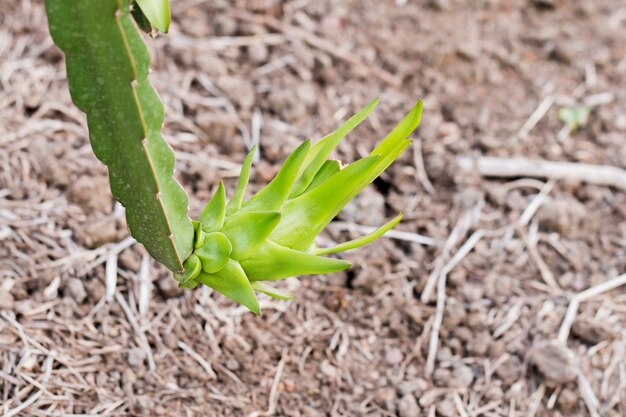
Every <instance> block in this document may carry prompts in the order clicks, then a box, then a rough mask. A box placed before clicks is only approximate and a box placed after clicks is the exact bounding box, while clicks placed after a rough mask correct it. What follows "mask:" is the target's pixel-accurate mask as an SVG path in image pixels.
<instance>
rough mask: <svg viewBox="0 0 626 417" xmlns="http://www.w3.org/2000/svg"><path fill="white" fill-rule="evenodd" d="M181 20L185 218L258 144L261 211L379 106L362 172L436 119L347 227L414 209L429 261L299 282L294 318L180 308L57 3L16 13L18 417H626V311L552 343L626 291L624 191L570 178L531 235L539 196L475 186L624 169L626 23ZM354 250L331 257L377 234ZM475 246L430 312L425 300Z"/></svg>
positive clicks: (13, 257) (506, 6)
mask: <svg viewBox="0 0 626 417" xmlns="http://www.w3.org/2000/svg"><path fill="white" fill-rule="evenodd" d="M172 10H173V14H174V16H173V24H172V29H171V32H170V33H169V34H168V35H167V36H159V37H158V39H156V40H148V44H149V45H150V49H151V50H152V52H153V56H154V69H153V72H152V79H153V81H154V83H155V85H156V87H157V89H158V90H159V92H160V94H161V96H162V99H163V101H164V104H165V107H166V114H167V118H166V125H165V129H164V133H165V136H166V137H167V139H168V141H169V142H170V143H171V145H172V147H173V148H174V149H175V151H176V155H177V158H178V165H177V175H178V178H179V180H180V181H181V183H182V184H183V185H184V187H185V188H186V189H187V190H188V192H189V193H190V194H191V197H190V198H191V201H190V210H191V213H192V215H197V214H198V212H199V210H200V208H201V206H202V204H203V202H205V201H207V199H208V197H209V196H210V193H211V190H212V189H213V188H214V187H215V185H216V184H217V182H218V181H219V180H220V179H224V180H225V181H226V183H227V186H228V189H230V190H232V189H233V186H234V181H235V177H236V175H237V174H238V170H239V166H240V164H241V161H242V159H243V156H244V154H245V152H246V149H247V147H249V146H250V144H251V143H252V142H254V141H257V140H258V141H260V147H261V157H260V160H259V161H258V163H257V164H256V168H255V174H254V175H253V177H254V178H253V184H252V188H253V189H258V187H260V186H261V184H263V183H264V182H266V181H267V180H269V179H270V178H271V177H272V175H273V174H274V173H275V172H276V169H277V168H278V166H279V164H280V162H281V161H282V160H283V158H284V157H285V155H287V154H288V153H289V152H290V151H291V150H292V149H293V148H295V146H297V144H298V143H300V142H301V141H302V140H303V139H305V138H307V137H312V138H320V137H322V136H323V135H324V134H326V133H328V132H330V131H331V130H333V128H334V127H336V126H337V124H338V123H339V122H340V121H341V120H344V119H345V118H346V117H347V116H348V115H350V114H351V113H353V112H355V111H356V110H358V109H359V108H360V107H362V106H363V105H365V104H366V103H367V102H368V101H369V100H371V99H372V98H374V97H376V96H381V97H382V103H381V105H380V106H379V109H378V111H377V112H376V115H375V116H373V117H372V118H371V119H370V120H369V121H368V122H366V123H364V125H363V126H361V127H359V129H358V130H357V131H356V132H355V133H354V134H352V135H351V136H350V137H349V138H348V139H347V140H346V141H345V143H343V144H342V145H341V146H340V147H339V149H338V151H337V155H336V156H337V157H339V158H341V159H342V160H345V161H351V160H353V159H354V158H356V157H359V156H361V155H364V154H365V153H366V152H368V150H369V149H371V147H372V146H373V145H374V143H375V142H376V141H377V140H380V138H382V137H383V136H384V134H385V132H387V131H388V129H390V128H391V127H392V126H393V124H394V123H395V122H397V121H398V120H399V119H400V118H401V117H402V115H403V114H404V112H405V111H407V110H408V109H409V108H410V106H411V105H412V104H413V103H414V102H415V100H416V99H418V98H421V99H423V100H424V103H425V111H424V116H423V122H422V125H421V127H420V128H419V129H418V131H417V132H416V133H415V139H417V141H416V145H415V146H414V147H413V148H412V149H410V150H408V151H407V152H406V153H405V155H403V156H402V157H401V158H400V160H399V161H398V162H396V163H395V164H394V165H393V166H392V167H391V168H390V169H389V171H388V172H387V173H385V174H384V175H383V176H382V178H380V179H379V180H377V181H376V182H375V183H374V184H373V186H371V187H370V188H369V189H368V191H367V192H365V193H363V195H362V196H361V197H360V198H359V199H357V201H356V202H355V203H353V204H352V205H351V206H350V207H349V208H348V209H347V210H346V211H345V212H344V213H342V214H341V215H340V216H339V218H338V219H337V220H339V221H342V222H347V223H358V224H361V225H377V224H380V223H382V222H383V221H385V219H390V218H391V217H393V216H394V215H395V214H396V213H397V212H398V211H403V212H404V215H405V219H404V221H403V222H402V223H401V224H400V225H399V226H398V227H397V230H399V231H403V232H406V233H408V234H409V235H410V236H415V235H416V234H420V235H425V236H428V237H430V238H432V239H434V240H435V244H434V245H422V244H419V243H415V242H411V241H407V240H400V239H390V238H386V239H381V240H379V241H377V242H376V243H374V244H372V245H370V246H369V247H367V248H364V249H359V250H357V251H354V252H349V253H347V254H346V255H345V258H346V259H348V260H349V261H351V262H352V263H353V264H354V267H353V268H351V269H350V270H348V271H347V272H342V273H336V274H332V275H328V276H313V277H302V278H300V279H295V278H293V279H289V280H287V281H285V282H284V284H282V285H283V287H284V288H288V289H291V290H293V291H294V292H295V293H296V298H295V300H293V301H290V302H284V301H280V302H279V301H274V300H270V299H268V298H262V300H261V304H262V308H263V311H264V314H263V316H262V317H261V318H258V317H255V316H253V315H252V314H251V313H249V312H247V311H246V310H245V309H244V308H242V307H239V306H236V305H234V304H233V303H231V302H229V301H228V300H226V299H225V298H224V297H222V296H220V295H219V294H216V293H212V292H211V291H210V290H209V289H207V288H197V289H195V290H184V291H183V290H180V289H178V288H176V286H175V285H173V281H172V280H171V277H170V276H169V274H168V272H167V271H166V270H165V269H164V268H163V267H161V266H159V265H157V264H156V263H150V262H149V261H148V258H147V257H146V254H145V251H144V250H143V249H142V248H141V247H140V245H137V244H132V241H129V240H128V239H127V237H128V234H127V231H126V227H125V224H124V214H123V209H122V208H121V207H120V206H119V205H117V204H116V203H115V202H114V200H113V198H112V196H111V195H110V193H109V192H108V187H107V175H106V169H105V167H104V166H103V165H102V164H101V163H99V162H98V161H97V160H96V159H95V157H94V156H93V154H92V152H91V148H90V146H89V142H88V139H87V138H88V136H87V131H86V124H85V119H84V117H83V115H82V114H81V113H80V112H79V111H78V110H77V109H76V108H74V107H73V106H72V104H71V101H70V98H69V94H68V91H67V82H66V79H65V69H64V61H63V57H62V54H61V53H60V51H59V50H58V49H57V48H56V47H55V46H54V45H53V44H52V42H51V39H50V37H49V35H48V33H47V30H46V20H45V14H44V8H43V2H42V1H41V0H29V1H19V0H4V1H2V2H1V3H0V167H1V168H0V242H1V243H0V277H1V282H0V410H1V412H2V413H3V414H4V415H41V416H47V415H136V416H140V415H141V416H143V415H159V416H160V415H163V416H166V415H167V416H174V415H175V416H180V415H185V416H241V415H247V416H262V415H277V416H343V415H345V416H400V417H410V416H433V415H438V416H516V415H517V416H519V415H524V416H572V417H573V416H588V415H589V416H600V415H601V416H611V417H617V416H624V415H626V367H625V365H624V363H625V362H624V357H625V354H626V291H625V290H624V287H618V288H616V289H614V290H612V291H609V292H604V293H602V294H601V295H599V296H597V297H592V298H589V299H586V300H584V301H581V303H580V305H579V308H578V310H577V313H576V314H575V315H574V322H573V325H572V326H571V332H569V334H567V333H566V334H565V341H564V342H565V343H562V342H563V340H561V342H559V340H558V337H559V331H560V329H561V327H562V325H563V321H564V316H565V313H566V310H567V308H568V306H569V305H570V302H571V300H572V296H573V295H574V294H577V293H579V292H581V291H584V290H585V289H587V288H590V287H593V286H596V285H599V284H602V283H604V282H606V281H608V280H609V279H612V278H614V277H616V276H618V275H620V274H624V273H625V272H626V194H625V193H624V192H623V191H619V190H618V189H613V188H608V187H600V186H592V185H586V184H584V183H579V182H574V181H567V180H565V181H559V182H557V183H556V184H555V186H554V188H552V190H551V191H550V192H549V193H548V194H547V196H546V198H545V199H544V200H543V201H542V204H541V205H540V207H539V209H538V210H537V212H536V213H535V215H534V216H532V217H531V218H530V221H529V222H527V223H524V224H521V223H520V222H519V221H518V219H519V218H520V216H521V215H522V213H523V212H524V211H525V210H526V209H527V208H528V207H529V204H530V203H531V201H533V200H534V199H535V198H536V197H537V195H538V193H539V191H540V190H541V189H544V187H545V180H536V179H525V178H519V179H506V180H504V179H495V178H492V179H487V178H481V177H480V176H479V175H477V174H476V175H466V174H462V173H461V172H460V171H459V170H458V169H457V167H456V163H455V161H456V160H457V157H459V156H475V155H491V156H524V157H527V158H533V159H549V160H558V161H570V162H585V163H592V164H606V165H614V166H617V167H620V168H626V141H625V135H626V89H625V88H624V80H625V79H626V8H624V3H623V2H622V1H619V0H595V1H582V0H581V1H562V0H477V1H471V2H466V1H462V0H420V1H416V0H396V1H392V0H384V1H378V0H344V1H330V0H324V1H308V0H289V1H280V0H236V1H232V2H228V1H225V0H219V1H210V2H208V1H206V2H205V1H196V0H179V1H175V2H173V4H172ZM546 99H548V100H553V104H552V106H550V107H549V109H548V111H547V112H545V114H542V117H541V118H539V120H538V121H537V123H536V124H535V125H534V126H532V128H531V129H530V130H528V126H529V125H528V123H527V122H528V120H529V118H530V117H531V115H532V114H533V112H534V111H535V110H536V109H537V108H539V107H540V105H541V103H542V102H544V100H546ZM588 104H591V105H593V106H592V110H591V113H590V116H589V118H588V121H587V123H586V124H584V125H583V126H581V127H580V128H579V129H577V130H575V131H573V132H571V133H569V134H567V132H566V131H565V134H562V133H563V132H564V131H563V122H561V121H560V120H559V117H558V110H559V109H561V108H564V107H576V106H580V105H588ZM259 122H262V123H259ZM259 126H262V127H261V128H259ZM420 160H423V169H422V168H421V164H420V163H419V161H420ZM424 174H425V175H426V176H427V177H428V178H429V179H430V183H431V184H432V186H431V185H429V183H428V182H427V181H425V180H424ZM431 187H432V188H431ZM468 213H469V214H468ZM341 230H342V229H340V228H336V227H330V228H329V231H327V232H325V233H324V234H323V236H322V238H321V240H320V243H321V244H328V243H330V242H331V241H344V240H345V239H348V238H349V237H351V236H352V237H354V236H356V235H358V233H356V232H352V231H351V232H347V231H341ZM405 236H406V235H405ZM470 236H475V237H476V238H477V239H478V240H475V241H474V243H475V244H473V245H470V249H471V250H470V251H469V252H467V253H465V256H461V257H460V262H458V263H457V264H456V265H454V267H453V268H452V269H451V270H450V272H449V273H448V274H447V281H446V286H445V287H443V286H439V288H440V289H439V291H438V289H437V288H436V287H432V281H431V283H430V284H429V283H428V281H429V276H431V275H432V276H433V277H434V278H435V279H437V277H438V276H439V275H437V271H441V268H442V267H443V266H444V265H445V264H448V262H449V261H450V260H451V259H452V257H453V256H454V255H455V254H457V253H458V252H459V249H460V248H461V247H462V246H463V245H464V244H466V245H469V243H472V242H471V241H469V240H468V239H470ZM446 242H448V244H447V245H446ZM468 242H469V243H468ZM466 247H467V246H466ZM144 260H145V261H144ZM433 271H434V272H433ZM146 272H147V274H146ZM550 275H551V276H553V277H554V280H555V281H556V286H554V285H553V286H551V285H549V284H548V283H547V282H546V280H548V278H549V277H550ZM107 277H108V283H109V287H110V288H114V290H115V291H114V293H112V294H108V293H107ZM142 277H144V278H143V279H142ZM145 277H148V278H147V281H146V279H145ZM115 279H116V285H115V286H114V287H112V286H111V283H112V282H115ZM429 288H430V289H429ZM146 290H147V291H146ZM424 292H427V295H429V296H428V297H426V296H425V295H424ZM437 295H439V301H437ZM424 300H426V301H424ZM437 305H439V309H440V310H439V311H440V313H441V312H442V313H443V315H439V316H438V315H437ZM437 317H439V318H440V319H441V326H439V322H438V320H437ZM433 334H437V335H438V339H435V341H436V342H438V343H436V344H435V345H434V347H433V345H432V344H431V340H432V335H433ZM429 358H430V359H429ZM429 360H430V362H429ZM429 363H430V364H431V365H430V366H431V368H429Z"/></svg>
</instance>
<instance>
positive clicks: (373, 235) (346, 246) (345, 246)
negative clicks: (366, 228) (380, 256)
mask: <svg viewBox="0 0 626 417" xmlns="http://www.w3.org/2000/svg"><path fill="white" fill-rule="evenodd" d="M400 220H402V213H400V214H398V215H397V216H396V217H395V218H394V219H393V220H391V221H390V222H387V223H385V224H384V225H382V226H380V227H379V228H378V229H376V230H374V231H372V232H370V233H368V234H366V235H365V236H361V237H360V238H358V239H354V240H351V241H349V242H345V243H342V244H340V245H337V246H333V247H332V248H319V249H313V250H311V251H310V252H309V253H310V254H311V255H318V256H320V255H329V254H331V253H338V252H345V251H348V250H352V249H356V248H360V247H361V246H364V245H367V244H369V243H372V242H373V241H375V240H376V239H378V238H379V237H381V236H382V235H384V234H385V233H387V232H388V231H389V230H391V229H392V228H393V227H394V226H395V225H396V224H398V223H400Z"/></svg>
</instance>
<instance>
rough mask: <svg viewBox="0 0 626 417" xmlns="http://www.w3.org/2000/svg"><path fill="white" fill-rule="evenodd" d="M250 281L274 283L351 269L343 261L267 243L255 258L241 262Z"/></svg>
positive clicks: (348, 264) (348, 263) (347, 263)
mask: <svg viewBox="0 0 626 417" xmlns="http://www.w3.org/2000/svg"><path fill="white" fill-rule="evenodd" d="M241 266H242V267H243V269H244V270H245V271H246V275H247V276H248V279H249V280H250V281H272V280H277V279H283V278H288V277H293V276H296V275H306V274H327V273H329V272H337V271H341V270H343V269H346V268H349V267H350V262H348V261H344V260H343V259H333V258H324V257H321V256H315V255H309V254H308V253H305V252H302V251H299V250H295V249H290V248H286V247H284V246H280V245H278V244H276V243H273V242H271V241H269V240H268V241H267V242H265V243H264V244H263V245H262V246H261V247H260V248H259V249H258V250H257V252H256V254H255V256H254V257H252V258H249V259H247V260H245V261H242V262H241Z"/></svg>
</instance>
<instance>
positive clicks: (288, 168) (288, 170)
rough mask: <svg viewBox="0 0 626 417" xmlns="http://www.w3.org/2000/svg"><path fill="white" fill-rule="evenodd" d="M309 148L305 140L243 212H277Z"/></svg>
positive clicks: (245, 206)
mask: <svg viewBox="0 0 626 417" xmlns="http://www.w3.org/2000/svg"><path fill="white" fill-rule="evenodd" d="M310 148H311V141H310V140H306V141H304V142H303V143H302V144H301V145H300V146H298V147H297V148H296V150H295V151H293V152H292V153H291V155H289V157H288V158H287V159H286V160H285V163H284V164H283V166H282V167H281V169H280V170H279V171H278V174H276V177H274V179H273V180H272V181H271V182H270V183H269V184H267V185H266V186H265V187H263V189H262V190H260V191H259V192H258V193H256V194H255V195H254V196H253V197H252V198H251V199H250V200H248V201H247V202H246V204H244V206H243V210H245V211H260V210H278V209H280V208H281V207H282V206H283V203H284V202H285V200H287V197H288V196H289V192H290V191H291V187H292V186H293V183H294V181H295V180H296V177H297V176H298V172H299V170H300V167H301V166H302V162H303V161H304V158H305V157H306V155H307V152H308V151H309V149H310Z"/></svg>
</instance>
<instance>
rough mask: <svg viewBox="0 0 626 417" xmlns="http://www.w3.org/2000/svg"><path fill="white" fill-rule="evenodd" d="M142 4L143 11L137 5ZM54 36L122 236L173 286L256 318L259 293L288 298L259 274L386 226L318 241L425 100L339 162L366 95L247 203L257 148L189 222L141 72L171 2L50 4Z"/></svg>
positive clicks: (158, 110) (304, 266) (342, 264)
mask: <svg viewBox="0 0 626 417" xmlns="http://www.w3.org/2000/svg"><path fill="white" fill-rule="evenodd" d="M137 6H139V8H137ZM46 8H47V14H48V22H49V27H50V33H51V35H52V38H53V39H54V42H55V43H56V44H57V45H58V46H59V47H60V48H61V49H62V50H63V52H64V53H65V57H66V66H67V76H68V80H69V87H70V93H71V95H72V99H73V101H74V103H75V104H76V105H77V106H78V107H79V108H80V109H81V110H82V111H84V112H85V113H86V115H87V121H88V126H89V134H90V141H91V144H92V147H93V149H94V152H95V154H96V156H97V157H98V158H99V159H100V160H101V161H102V162H104V163H105V164H106V165H107V167H108V170H109V179H110V182H111V190H112V191H113V195H114V196H115V197H116V198H117V199H118V200H119V201H120V203H122V204H123V205H124V206H125V207H126V217H127V221H128V226H129V229H130V233H131V235H132V236H133V237H135V239H137V241H139V242H140V243H142V244H143V245H144V246H145V248H146V249H147V251H148V252H149V253H150V255H152V257H153V258H154V259H156V260H157V261H159V262H161V263H162V264H164V265H165V266H166V267H168V268H169V269H170V270H172V271H173V272H174V273H175V274H174V277H175V278H176V280H177V281H178V282H179V284H180V286H181V287H195V286H196V285H198V284H203V285H206V286H209V287H211V288H213V289H215V290H217V291H219V292H221V293H222V294H224V295H225V296H227V297H229V298H231V299H233V300H235V301H237V302H239V303H241V304H243V305H244V306H246V307H247V308H249V309H250V310H251V311H253V312H254V313H256V314H260V308H259V303H258V301H257V298H256V292H257V291H258V292H261V293H265V294H267V295H269V296H272V297H275V298H279V299H289V298H291V297H292V296H291V295H290V294H287V293H285V292H283V291H281V290H279V289H276V288H274V287H272V286H271V285H269V284H267V283H266V282H265V281H275V280H279V279H283V278H286V277H290V276H295V275H303V274H322V273H327V272H333V271H339V270H342V269H345V268H347V267H349V266H350V264H349V263H348V262H346V261H344V260H340V259H336V258H329V257H326V256H325V255H330V254H333V253H337V252H342V251H346V250H350V249H354V248H358V247H360V246H363V245H365V244H367V243H370V242H372V241H373V240H375V239H376V238H378V237H380V236H382V235H383V234H384V233H385V232H386V231H388V230H389V229H391V228H392V227H393V226H395V225H396V224H397V223H398V222H399V221H400V220H401V218H402V216H401V215H398V216H397V217H396V218H394V219H393V220H391V221H390V222H389V223H387V224H385V225H383V226H382V227H380V228H379V229H377V230H375V231H374V232H372V233H370V234H368V235H366V236H363V237H361V238H359V239H356V240H353V241H350V242H346V243H343V244H340V245H338V246H336V247H333V248H316V247H315V245H314V240H315V238H316V236H317V235H318V234H319V233H320V232H321V231H322V230H323V229H324V227H325V226H326V225H327V224H328V223H329V222H330V221H331V220H332V219H333V218H334V217H335V216H336V215H337V214H338V213H339V211H341V209H342V208H343V207H344V206H345V205H346V204H347V203H348V202H349V201H350V200H352V199H353V198H354V197H355V196H356V195H357V194H358V193H359V192H360V191H361V190H362V189H363V188H364V187H366V186H367V185H368V184H370V183H371V182H372V181H373V180H374V179H375V178H376V177H377V176H378V175H380V174H381V173H382V172H383V171H384V170H385V169H386V168H387V167H388V166H389V165H390V164H391V163H392V162H393V161H394V160H395V159H396V158H397V157H398V156H399V155H400V154H401V153H402V152H403V151H404V150H405V149H406V148H407V146H409V144H410V143H411V141H410V139H408V136H409V135H410V134H411V132H412V131H413V130H414V129H415V128H416V127H417V126H418V124H419V122H420V117H421V112H422V103H421V102H418V103H417V104H416V105H415V107H413V109H412V110H411V111H410V112H409V113H408V115H407V116H406V117H405V118H404V119H403V120H402V121H401V122H400V123H399V124H398V125H397V126H396V127H395V128H394V129H393V130H392V131H391V132H390V133H389V134H388V135H387V136H386V137H385V138H384V139H383V140H382V141H381V143H380V144H379V145H378V146H377V147H376V148H375V149H373V150H372V152H371V153H370V155H369V156H367V157H365V158H362V159H360V160H358V161H356V162H353V163H351V164H349V165H347V166H345V167H344V166H343V165H342V164H341V163H340V162H338V161H336V160H333V159H329V156H330V154H331V153H332V151H333V149H334V148H335V147H336V146H337V144H338V143H339V142H340V141H341V140H342V139H343V138H344V137H345V136H346V135H347V134H348V133H349V132H350V131H351V130H353V129H354V128H355V127H356V126H357V125H359V124H360V123H361V122H362V121H363V120H365V118H366V117H367V116H368V115H369V114H370V113H371V112H372V111H373V110H374V108H375V107H376V105H377V104H378V100H374V101H373V102H371V103H370V104H369V105H368V106H366V107H365V108H364V109H363V110H361V111H360V112H359V113H357V114H356V115H354V116H353V117H352V118H350V119H349V120H348V121H347V122H346V123H344V124H343V125H341V126H340V127H339V128H338V129H337V130H336V131H335V132H333V133H331V134H329V135H328V136H326V137H324V138H322V139H321V140H320V141H318V142H317V143H315V144H312V143H311V141H305V142H304V143H302V144H301V145H300V146H299V147H298V148H296V149H295V150H294V152H293V153H292V154H291V155H290V156H289V157H288V158H287V159H286V161H285V163H284V165H283V166H282V168H281V169H280V171H279V172H278V174H277V175H276V177H275V178H274V179H273V180H272V181H271V182H270V183H269V184H267V185H266V186H265V187H264V188H263V189H261V190H260V191H259V192H258V193H257V194H255V195H254V196H252V197H251V198H249V199H245V198H244V197H245V190H246V186H247V184H248V179H249V176H250V171H251V165H252V159H253V157H254V153H255V151H256V149H254V148H253V149H252V150H251V151H250V153H249V154H248V156H247V157H246V159H245V161H244V163H243V168H242V171H241V176H240V178H239V181H238V183H237V186H236V189H235V191H234V193H233V195H232V196H231V197H230V199H227V198H226V191H225V189H224V186H223V184H222V183H220V184H219V185H218V187H217V189H216V191H215V193H214V195H213V197H212V198H211V200H210V201H209V202H208V203H207V205H206V206H205V207H204V209H203V210H202V213H201V214H200V216H199V218H198V219H197V220H192V219H191V218H190V217H189V215H188V214H187V211H188V196H187V194H186V193H185V191H184V190H183V189H182V187H181V186H180V184H178V183H177V182H176V181H175V179H174V177H173V171H174V162H175V161H174V153H173V151H172V149H171V148H170V147H169V145H168V144H167V142H166V141H165V139H164V138H163V137H162V136H161V126H162V124H163V118H164V114H163V105H162V104H161V101H160V100H159V97H158V96H157V94H156V92H155V90H154V88H153V87H152V85H151V84H150V82H149V79H148V68H149V64H150V55H149V53H148V51H147V48H146V46H145V44H144V42H143V40H142V38H141V36H140V33H139V31H138V30H137V28H138V27H140V28H142V29H144V30H146V31H148V32H152V31H153V30H154V28H156V29H158V30H160V31H167V30H168V28H169V23H170V11H169V3H168V1H167V0H141V1H140V0H137V4H133V3H132V2H131V0H46Z"/></svg>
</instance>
